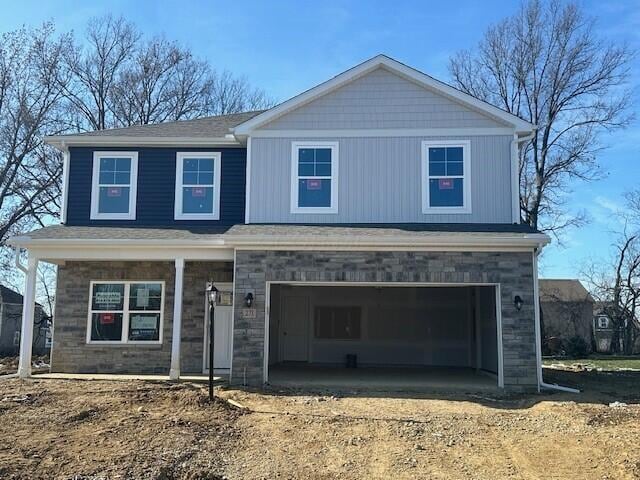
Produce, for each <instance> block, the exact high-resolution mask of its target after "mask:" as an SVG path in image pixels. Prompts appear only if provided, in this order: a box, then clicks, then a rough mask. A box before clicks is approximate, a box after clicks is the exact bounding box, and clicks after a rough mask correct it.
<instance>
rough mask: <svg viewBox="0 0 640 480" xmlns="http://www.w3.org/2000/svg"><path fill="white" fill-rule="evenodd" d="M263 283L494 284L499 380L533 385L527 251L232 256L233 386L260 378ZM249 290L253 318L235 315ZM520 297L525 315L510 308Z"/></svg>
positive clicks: (530, 267)
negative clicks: (498, 308) (497, 309)
mask: <svg viewBox="0 0 640 480" xmlns="http://www.w3.org/2000/svg"><path fill="white" fill-rule="evenodd" d="M268 281H285V282H286V281H306V282H432V283H462V284H465V283H499V284H500V286H501V300H502V343H503V352H504V383H505V387H507V388H510V389H529V388H532V387H535V386H536V385H537V377H536V354H535V330H534V307H533V303H534V302H533V300H534V298H533V258H532V253H531V252H495V253H494V252H397V251H386V252H355V251H351V252H329V251H326V252H325V251H318V252H312V251H243V250H239V251H237V252H236V264H235V282H236V283H235V289H236V290H235V291H236V294H235V300H234V301H235V318H234V337H233V339H234V344H233V364H232V369H233V371H232V378H231V380H232V382H234V383H243V382H246V383H247V384H249V385H260V384H262V379H263V365H264V364H263V361H264V333H265V316H264V313H265V294H266V282H268ZM248 292H252V293H253V294H254V298H255V304H254V305H255V308H256V310H257V314H256V318H254V319H244V318H241V316H240V311H241V309H242V308H243V298H244V296H245V295H246V294H247V293H248ZM515 295H520V296H521V297H522V299H523V300H524V305H523V307H522V310H520V311H517V310H516V309H515V307H514V305H513V298H514V296H515Z"/></svg>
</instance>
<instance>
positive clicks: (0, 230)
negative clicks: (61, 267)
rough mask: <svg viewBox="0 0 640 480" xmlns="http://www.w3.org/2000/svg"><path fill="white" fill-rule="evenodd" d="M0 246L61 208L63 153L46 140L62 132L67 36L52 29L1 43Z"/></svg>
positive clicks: (7, 36) (12, 34) (11, 36)
mask: <svg viewBox="0 0 640 480" xmlns="http://www.w3.org/2000/svg"><path fill="white" fill-rule="evenodd" d="M0 42H1V43H0V246H2V245H4V243H5V241H6V239H7V237H8V236H10V235H12V234H15V233H18V232H20V231H23V230H25V229H28V228H30V227H32V226H33V225H34V224H35V225H43V224H44V223H46V222H47V219H48V218H50V217H51V216H52V215H55V214H56V213H57V210H58V202H59V200H58V198H59V193H60V186H59V180H60V176H61V171H62V162H61V158H60V155H59V154H58V153H57V152H55V151H54V150H53V149H52V148H50V147H48V146H46V145H45V144H44V143H43V142H42V136H43V135H44V134H52V133H53V134H55V133H60V132H62V131H63V130H64V122H63V119H62V115H63V114H64V109H63V108H62V98H63V87H64V85H65V84H66V82H67V81H68V80H67V78H66V77H64V74H63V72H61V69H60V59H61V57H62V56H63V55H65V54H66V53H67V52H68V50H69V48H70V42H69V38H68V37H66V36H63V37H58V38H56V37H55V36H54V32H53V27H52V25H50V24H46V25H44V26H43V27H41V28H38V29H33V30H27V29H21V30H18V31H15V32H10V33H6V34H4V35H3V36H2V37H1V39H0Z"/></svg>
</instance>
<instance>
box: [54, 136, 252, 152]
mask: <svg viewBox="0 0 640 480" xmlns="http://www.w3.org/2000/svg"><path fill="white" fill-rule="evenodd" d="M44 141H45V143H47V144H48V145H51V146H53V147H56V148H58V149H63V148H65V147H82V146H86V147H180V146H185V147H210V146H232V147H237V146H241V143H240V142H239V141H238V140H237V139H236V137H235V136H233V135H225V136H224V137H132V136H126V135H110V136H106V135H65V136H47V137H44Z"/></svg>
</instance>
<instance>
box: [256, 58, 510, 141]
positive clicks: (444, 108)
mask: <svg viewBox="0 0 640 480" xmlns="http://www.w3.org/2000/svg"><path fill="white" fill-rule="evenodd" d="M506 126H507V125H506V124H505V123H503V122H501V121H498V120H496V119H494V118H493V117H490V116H488V115H487V114H485V113H480V112H477V111H475V110H472V109H470V108H467V107H465V106H462V105H460V104H459V103H457V102H455V101H453V100H451V99H449V98H447V97H445V96H443V95H442V94H437V93H434V92H432V91H430V90H428V89H426V88H424V87H422V86H419V85H417V84H416V83H414V82H412V81H409V80H407V79H405V78H403V77H400V76H398V75H396V74H394V73H391V72H389V71H388V70H385V69H384V68H378V69H377V70H374V71H372V72H370V73H368V74H366V75H364V76H362V77H360V78H358V79H356V80H354V81H352V82H351V83H349V84H347V85H345V86H343V87H341V88H339V89H337V90H335V91H334V92H331V93H328V94H327V95H324V96H323V97H320V98H318V99H316V100H314V101H312V102H310V103H308V104H306V105H303V106H302V107H300V108H297V109H296V110H293V111H292V112H290V113H287V114H286V115H283V116H282V117H280V118H277V119H275V120H274V121H272V122H270V123H268V124H267V125H265V126H263V127H261V128H262V129H265V130H290V129H295V130H305V129H363V128H466V127H470V128H494V127H506Z"/></svg>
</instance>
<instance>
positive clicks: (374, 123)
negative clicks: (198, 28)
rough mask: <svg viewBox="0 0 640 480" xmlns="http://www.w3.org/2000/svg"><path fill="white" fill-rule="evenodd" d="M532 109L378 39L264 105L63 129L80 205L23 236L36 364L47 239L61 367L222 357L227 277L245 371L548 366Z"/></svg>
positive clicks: (511, 375) (498, 370)
mask: <svg viewBox="0 0 640 480" xmlns="http://www.w3.org/2000/svg"><path fill="white" fill-rule="evenodd" d="M534 129H535V126H534V125H531V124H530V123H528V122H526V121H524V120H522V119H520V118H518V117H516V116H514V115H512V114H510V113H507V112H505V111H503V110H501V109H499V108H496V107H495V106H492V105H490V104H487V103H485V102H482V101H480V100H478V99H476V98H473V97H471V96H469V95H467V94H464V93H462V92H460V91H458V90H456V89H455V88H453V87H451V86H449V85H446V84H445V83H442V82H440V81H438V80H435V79H434V78H432V77H430V76H428V75H425V74H423V73H421V72H419V71H416V70H414V69H412V68H410V67H408V66H406V65H403V64H401V63H399V62H397V61H395V60H393V59H390V58H388V57H386V56H382V55H380V56H377V57H375V58H372V59H370V60H368V61H366V62H364V63H362V64H360V65H358V66H356V67H354V68H352V69H350V70H347V71H346V72H344V73H341V74H339V75H337V76H336V77H334V78H332V79H330V80H328V81H326V82H324V83H322V84H320V85H318V86H316V87H314V88H312V89H310V90H308V91H306V92H304V93H302V94H300V95H298V96H296V97H293V98H291V99H290V100H287V101H285V102H284V103H282V104H280V105H278V106H276V107H274V108H271V109H269V110H266V111H261V112H248V113H241V114H233V115H223V116H217V117H209V118H202V119H197V120H189V121H180V122H173V123H164V124H159V125H148V126H134V127H129V128H122V129H113V130H104V131H97V132H90V133H84V134H77V135H64V136H56V137H50V138H48V139H47V141H48V142H49V143H50V144H51V145H54V146H56V147H57V148H59V149H61V150H62V151H63V152H64V159H65V160H64V201H63V207H62V215H61V216H62V225H57V226H50V227H46V228H43V229H40V230H36V231H34V232H31V233H28V234H26V235H24V236H20V237H15V238H13V239H12V240H11V243H12V245H14V246H15V247H20V248H24V249H27V250H28V252H29V257H28V258H29V260H28V265H27V268H28V274H27V278H26V288H25V290H26V298H27V299H28V300H29V302H30V304H29V302H25V305H26V307H25V315H24V318H25V321H26V322H25V327H24V330H25V333H26V334H24V335H23V339H24V340H25V344H24V346H23V349H22V357H21V361H22V363H21V367H20V373H21V375H23V376H25V375H28V374H29V363H28V361H26V360H25V359H26V358H28V356H29V354H30V352H29V346H30V343H29V342H26V340H30V338H29V325H32V323H33V322H32V321H31V319H32V314H33V313H32V312H33V309H32V305H33V292H34V288H35V287H34V285H35V269H36V267H37V264H38V262H39V261H45V262H54V263H56V264H58V266H59V269H58V283H57V295H56V302H57V304H56V314H57V316H56V323H55V328H54V348H53V352H52V360H51V361H52V370H53V371H56V372H89V373H95V372H101V373H116V372H125V373H164V374H167V373H168V374H169V375H170V377H171V378H178V377H179V376H180V374H185V373H202V372H204V371H206V370H207V361H206V359H207V357H208V354H207V340H206V339H207V337H208V333H207V323H208V322H207V321H206V319H207V316H208V303H207V301H206V292H205V290H206V286H207V282H213V283H214V285H215V286H216V288H217V289H218V290H220V291H221V292H222V293H221V294H220V296H219V302H218V305H217V306H216V308H215V330H214V331H215V343H214V347H215V348H214V352H215V370H216V371H217V372H218V371H219V372H220V373H226V374H228V375H229V376H230V381H231V382H232V383H241V384H249V385H261V384H263V383H265V382H274V381H275V379H277V378H278V375H282V374H283V372H285V373H288V374H291V375H294V377H293V378H297V379H305V378H311V377H312V376H313V375H314V372H317V371H319V369H321V370H322V372H323V373H322V374H323V375H326V376H328V377H330V376H331V372H332V371H333V372H336V375H337V374H338V372H344V370H343V367H344V365H346V364H349V365H350V366H355V365H357V366H358V371H360V372H364V371H365V368H366V367H384V368H390V367H394V368H397V369H398V372H404V373H403V374H406V375H416V373H415V372H419V373H418V375H423V377H419V376H418V379H419V378H425V379H427V378H428V375H429V372H430V371H432V370H430V368H434V367H444V368H447V369H450V371H451V372H454V371H455V372H471V374H473V375H476V376H477V372H483V373H486V374H487V375H486V376H485V378H489V379H491V382H493V384H494V385H496V386H498V387H506V388H512V389H514V388H515V389H527V388H536V387H538V388H539V387H540V385H541V382H542V379H541V366H540V365H541V361H540V349H539V345H540V342H539V337H540V331H539V318H538V308H537V302H538V294H537V285H538V284H537V260H536V259H537V255H538V252H539V251H540V249H541V247H543V246H544V245H545V244H546V243H547V242H548V241H549V238H548V237H547V236H546V235H544V234H541V233H539V232H536V231H534V230H532V229H531V228H529V227H528V226H527V225H523V224H521V223H520V213H519V200H518V159H517V154H518V148H519V145H520V144H521V143H522V142H523V141H525V140H526V139H527V138H528V137H529V138H530V135H531V133H532V132H533V131H534ZM327 367H334V369H333V370H331V369H329V368H327ZM374 370H375V369H374ZM374 370H371V371H374ZM446 371H449V370H446ZM296 372H297V374H298V376H297V377H295V375H296ZM410 372H414V373H410Z"/></svg>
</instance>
